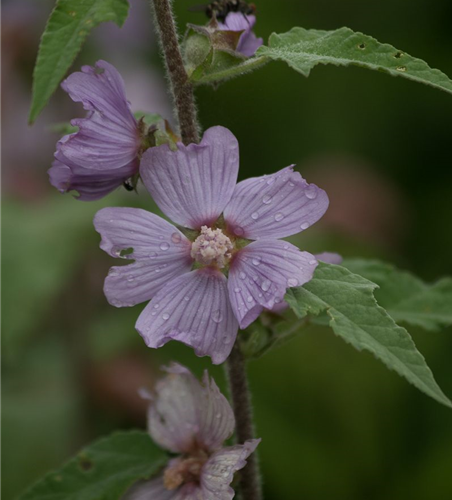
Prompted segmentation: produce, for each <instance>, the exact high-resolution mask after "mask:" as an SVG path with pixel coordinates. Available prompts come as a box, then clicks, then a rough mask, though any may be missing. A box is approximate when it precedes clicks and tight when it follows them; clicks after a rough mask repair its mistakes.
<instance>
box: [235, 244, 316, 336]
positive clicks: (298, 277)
mask: <svg viewBox="0 0 452 500" xmlns="http://www.w3.org/2000/svg"><path fill="white" fill-rule="evenodd" d="M317 264H318V263H317V259H316V258H315V257H314V256H313V255H311V254H310V253H308V252H302V251H300V250H299V249H298V248H297V247H296V246H294V245H292V244H290V243H288V242H286V241H281V240H270V239H266V240H259V241H254V242H253V243H250V244H249V245H248V246H246V247H245V248H243V249H242V250H240V251H239V252H238V253H237V254H236V256H235V258H234V260H233V262H232V264H231V267H230V269H229V279H228V290H229V297H230V299H231V304H232V309H233V310H234V314H235V316H236V318H237V319H238V321H239V325H240V328H242V329H243V328H246V327H247V326H248V325H249V324H251V323H252V322H253V321H254V320H255V319H256V318H257V317H258V316H259V314H260V313H261V312H262V310H263V309H264V308H265V309H272V308H273V307H274V306H275V304H278V303H280V302H281V301H282V300H283V298H284V295H285V293H286V290H287V288H290V287H295V286H301V285H303V284H304V283H307V282H308V281H309V280H310V279H311V278H312V276H313V273H314V270H315V268H316V267H317Z"/></svg>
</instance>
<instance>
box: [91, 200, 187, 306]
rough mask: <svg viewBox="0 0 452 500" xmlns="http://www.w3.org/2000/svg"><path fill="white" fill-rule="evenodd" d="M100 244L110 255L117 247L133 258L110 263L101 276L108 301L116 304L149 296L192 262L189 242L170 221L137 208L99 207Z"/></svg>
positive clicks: (117, 251) (128, 303)
mask: <svg viewBox="0 0 452 500" xmlns="http://www.w3.org/2000/svg"><path fill="white" fill-rule="evenodd" d="M94 226H95V228H96V231H97V232H98V233H100V234H101V236H102V241H101V244H100V247H101V248H102V250H104V251H105V252H107V253H108V254H110V255H111V256H113V257H119V256H120V254H121V251H124V250H128V249H131V248H132V249H133V251H132V253H129V254H127V255H124V257H125V258H126V259H135V260H136V262H135V263H133V264H130V265H127V266H120V267H112V268H111V269H110V272H109V274H108V276H107V278H106V280H105V286H104V292H105V295H106V297H107V299H108V301H109V302H110V303H111V304H112V305H114V306H117V307H124V306H132V305H135V304H138V303H140V302H144V301H146V300H149V299H151V298H152V297H153V296H154V295H155V294H156V293H157V292H159V291H160V290H161V289H162V288H163V287H164V286H165V285H166V283H167V282H168V280H171V279H173V278H174V277H176V276H179V275H181V274H183V273H188V272H189V271H190V269H191V266H192V262H193V260H192V258H191V257H190V248H191V244H190V242H189V241H188V240H187V238H186V237H185V236H184V235H183V234H182V233H181V232H180V231H179V230H178V229H176V228H175V227H174V226H173V225H172V224H170V223H169V222H167V221H165V220H163V219H162V218H160V217H158V216H157V215H155V214H152V213H150V212H147V211H145V210H141V209H138V208H103V209H102V210H99V212H97V214H96V215H95V217H94Z"/></svg>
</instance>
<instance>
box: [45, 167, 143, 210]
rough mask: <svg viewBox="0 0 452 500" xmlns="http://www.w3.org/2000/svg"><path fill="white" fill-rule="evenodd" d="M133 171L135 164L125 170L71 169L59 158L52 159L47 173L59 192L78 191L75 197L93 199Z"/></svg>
mask: <svg viewBox="0 0 452 500" xmlns="http://www.w3.org/2000/svg"><path fill="white" fill-rule="evenodd" d="M135 171H136V166H135V165H131V166H130V168H129V167H126V169H125V171H124V169H122V168H121V169H116V170H105V171H103V172H99V171H96V170H94V171H93V170H89V169H83V168H79V169H71V168H69V167H68V166H67V165H64V164H63V163H61V162H60V161H59V160H54V162H53V163H52V167H51V168H50V169H49V171H48V174H49V178H50V184H52V186H54V187H56V188H57V189H58V191H60V192H61V193H67V192H68V191H77V192H78V193H79V196H78V197H77V199H79V200H83V201H93V200H98V199H100V198H103V197H104V196H106V195H107V194H109V193H111V192H112V191H114V190H115V189H116V188H118V187H119V186H121V185H122V184H123V182H124V181H125V180H127V179H128V178H129V177H131V176H132V175H133V172H135ZM77 172H78V173H77Z"/></svg>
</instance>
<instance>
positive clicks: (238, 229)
mask: <svg viewBox="0 0 452 500" xmlns="http://www.w3.org/2000/svg"><path fill="white" fill-rule="evenodd" d="M243 233H244V231H243V227H240V226H235V228H234V234H235V235H236V236H242V234H243Z"/></svg>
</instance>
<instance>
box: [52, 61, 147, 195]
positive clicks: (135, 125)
mask: <svg viewBox="0 0 452 500" xmlns="http://www.w3.org/2000/svg"><path fill="white" fill-rule="evenodd" d="M61 86H62V87H63V89H64V90H65V91H66V92H67V93H68V94H69V95H70V97H71V98H72V100H74V101H76V102H81V103H82V104H83V107H84V108H85V109H86V110H87V111H88V114H87V117H86V118H78V119H75V120H72V121H71V124H72V125H75V126H77V127H78V128H79V130H78V131H77V132H75V133H73V134H69V135H65V136H64V137H63V138H62V139H61V140H60V141H59V142H58V144H57V150H56V152H55V161H54V162H53V165H52V168H51V169H50V170H49V176H50V182H51V184H52V185H53V186H55V187H56V188H57V189H58V190H59V191H61V192H62V193H65V192H67V191H71V190H76V191H78V192H79V194H80V197H79V199H81V200H96V199H99V198H102V197H103V196H105V195H106V194H108V193H110V192H111V191H113V190H114V189H116V188H117V187H118V186H120V185H121V184H123V183H124V182H125V181H126V180H127V179H129V178H130V177H133V176H134V175H135V174H137V172H138V167H139V158H138V154H139V151H140V147H141V137H140V124H139V122H138V121H137V120H136V119H135V117H134V116H133V114H132V111H131V110H130V104H129V102H128V101H127V99H126V95H125V88H124V82H123V80H122V78H121V75H120V74H119V73H118V71H117V70H116V69H115V68H114V67H113V66H112V65H111V64H108V63H107V62H105V61H98V62H97V63H96V65H95V67H91V66H83V67H82V71H81V72H76V73H72V75H70V76H69V77H68V78H67V79H66V80H64V82H63V83H62V84H61Z"/></svg>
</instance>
